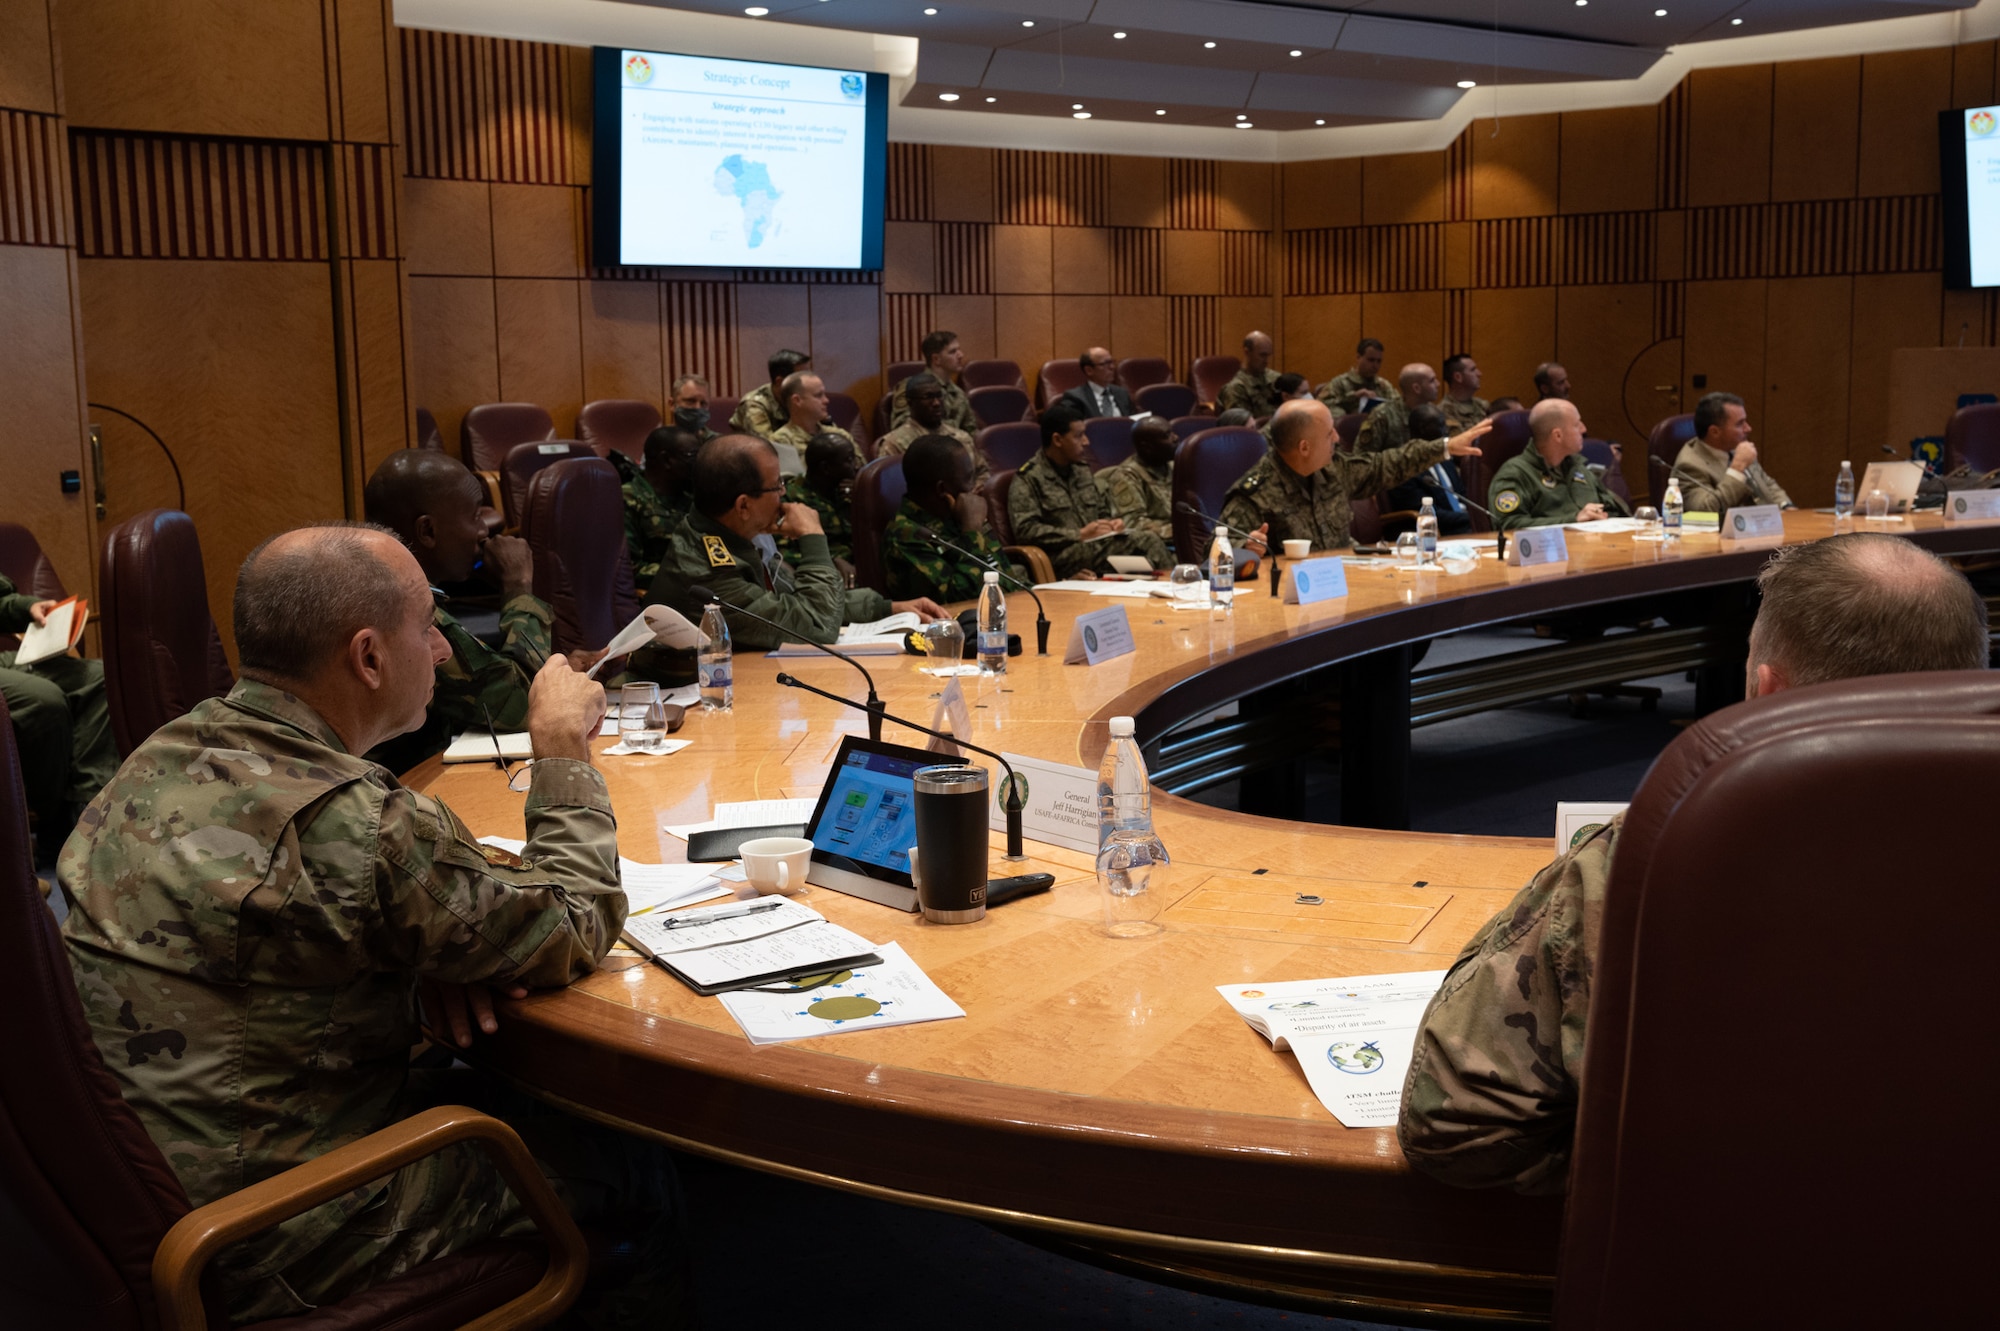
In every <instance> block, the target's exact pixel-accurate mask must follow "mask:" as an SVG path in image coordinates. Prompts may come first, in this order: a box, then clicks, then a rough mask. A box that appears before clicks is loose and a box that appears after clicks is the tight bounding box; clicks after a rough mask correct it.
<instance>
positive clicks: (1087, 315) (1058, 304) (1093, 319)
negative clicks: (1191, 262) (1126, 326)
mask: <svg viewBox="0 0 2000 1331" xmlns="http://www.w3.org/2000/svg"><path fill="white" fill-rule="evenodd" d="M1111 299H1112V298H1111V297H1110V296H1064V297H1061V298H1060V299H1057V300H1054V301H1052V302H1050V306H1049V348H1050V350H1049V358H1050V359H1053V358H1055V357H1058V356H1065V355H1070V354H1075V353H1068V352H1065V351H1064V350H1063V348H1066V347H1075V348H1076V349H1077V351H1079V352H1080V351H1081V350H1082V349H1083V348H1085V347H1096V346H1103V347H1109V346H1111V345H1113V343H1114V339H1113V338H1112V336H1111ZM1168 317H1169V319H1171V318H1172V313H1171V306H1170V307H1169V315H1168ZM1113 354H1114V355H1115V354H1117V353H1115V352H1114V353H1113ZM1037 364H1039V362H1037Z"/></svg>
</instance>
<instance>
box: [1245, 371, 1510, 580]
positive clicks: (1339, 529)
mask: <svg viewBox="0 0 2000 1331" xmlns="http://www.w3.org/2000/svg"><path fill="white" fill-rule="evenodd" d="M1492 428H1493V427H1492V426H1491V425H1487V424H1484V423H1482V424H1480V425H1477V426H1474V427H1473V428H1472V429H1470V430H1467V431H1465V432H1464V433H1463V434H1457V435H1453V436H1452V437H1451V438H1449V439H1429V440H1425V439H1419V440H1417V441H1416V442H1415V443H1409V444H1404V445H1403V446H1402V447H1401V448H1395V449H1391V450H1389V451H1388V452H1386V453H1336V452H1335V451H1334V448H1333V413H1332V412H1330V411H1328V410H1327V409H1326V404H1325V403H1324V402H1321V401H1318V400H1317V399H1308V400H1301V401H1296V402H1287V403H1286V404H1285V405H1284V406H1282V407H1279V408H1278V414H1277V415H1276V416H1273V417H1272V418H1271V449H1270V451H1269V452H1268V453H1266V454H1264V456H1263V458H1262V459H1260V460H1259V461H1258V463H1257V465H1256V466H1254V467H1252V468H1250V470H1249V471H1247V472H1245V473H1243V477H1242V479H1240V480H1238V481H1237V482H1236V484H1234V485H1232V486H1230V487H1229V493H1228V494H1227V495H1225V496H1224V497H1223V501H1222V522H1223V524H1224V525H1226V526H1227V527H1228V528H1229V535H1230V539H1231V540H1232V541H1234V542H1235V544H1236V549H1237V556H1236V558H1237V565H1236V567H1237V571H1238V573H1239V574H1240V573H1245V572H1248V571H1249V570H1250V569H1253V568H1255V567H1256V564H1257V558H1258V556H1260V555H1262V554H1263V553H1264V552H1265V551H1267V550H1269V549H1270V548H1271V547H1272V546H1273V545H1276V544H1278V543H1280V542H1283V541H1300V540H1303V541H1311V542H1312V548H1313V549H1314V550H1315V551H1325V550H1338V549H1340V548H1341V547H1343V546H1347V545H1352V544H1353V543H1354V538H1353V536H1352V534H1351V533H1350V531H1349V526H1350V524H1351V523H1352V522H1353V516H1354V510H1353V508H1352V507H1351V506H1350V504H1349V502H1348V501H1349V500H1350V499H1366V498H1368V497H1369V496H1370V495H1377V494H1381V493H1382V492H1383V491H1384V490H1387V489H1388V488H1389V487H1390V486H1392V485H1400V484H1401V483H1402V482H1404V481H1407V480H1409V479H1410V478H1411V477H1412V476H1415V475H1416V474H1417V473H1419V472H1421V471H1424V470H1426V469H1428V468H1429V467H1430V466H1431V465H1432V464H1433V463H1436V462H1441V461H1443V460H1444V459H1445V458H1446V457H1447V456H1454V457H1465V456H1477V454H1478V453H1479V449H1478V448H1477V447H1476V444H1475V441H1477V440H1478V439H1479V438H1480V437H1481V436H1482V435H1484V434H1485V433H1486V432H1487V431H1488V430H1490V429H1492Z"/></svg>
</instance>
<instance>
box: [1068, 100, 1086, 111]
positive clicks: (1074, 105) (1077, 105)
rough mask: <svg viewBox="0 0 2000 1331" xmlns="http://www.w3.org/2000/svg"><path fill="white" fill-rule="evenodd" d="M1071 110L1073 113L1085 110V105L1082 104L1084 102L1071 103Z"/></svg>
mask: <svg viewBox="0 0 2000 1331" xmlns="http://www.w3.org/2000/svg"><path fill="white" fill-rule="evenodd" d="M1069 109H1070V110H1072V111H1081V110H1083V103H1082V102H1071V103H1070V104H1069Z"/></svg>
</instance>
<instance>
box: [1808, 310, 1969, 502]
mask: <svg viewBox="0 0 2000 1331" xmlns="http://www.w3.org/2000/svg"><path fill="white" fill-rule="evenodd" d="M1943 288H1944V279H1943V276H1942V275H1941V274H1938V273H1867V274H1862V275H1860V276H1858V277H1856V278H1855V279H1854V300H1853V315H1852V317H1851V319H1850V321H1849V326H1848V377H1847V437H1848V439H1849V440H1850V441H1851V442H1850V444H1849V447H1850V450H1851V451H1850V453H1849V454H1848V455H1847V456H1849V457H1851V458H1852V460H1853V461H1854V463H1855V465H1856V466H1860V465H1861V463H1862V462H1863V460H1864V459H1867V460H1873V459H1875V458H1879V457H1880V456H1881V454H1880V453H1879V452H1878V451H1877V450H1878V448H1879V445H1880V441H1882V440H1884V439H1886V438H1887V437H1888V428H1889V398H1890V392H1891V390H1892V389H1893V387H1894V384H1893V381H1892V380H1891V379H1890V377H1889V353H1890V352H1892V351H1894V350H1896V349H1897V348H1898V347H1921V346H1927V345H1930V344H1931V343H1932V342H1934V341H1935V340H1936V339H1937V336H1938V333H1937V329H1936V328H1935V327H1934V326H1933V322H1934V320H1933V311H1935V310H1937V309H1938V308H1939V304H1940V300H1939V298H1940V296H1942V295H1943V294H1944V290H1943ZM1956 336H1957V334H1956V332H1954V333H1953V337H1956ZM1828 490H1829V493H1830V492H1831V486H1829V487H1828Z"/></svg>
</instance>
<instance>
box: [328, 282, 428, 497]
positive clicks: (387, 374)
mask: <svg viewBox="0 0 2000 1331" xmlns="http://www.w3.org/2000/svg"><path fill="white" fill-rule="evenodd" d="M341 276H342V281H341V285H342V288H343V295H344V297H345V301H346V308H345V311H344V314H345V318H344V319H343V320H342V331H343V332H344V333H345V336H346V340H347V357H348V363H349V365H350V366H351V367H352V368H351V370H350V374H349V380H348V383H347V385H346V387H347V392H348V395H349V400H350V408H349V409H350V410H351V411H352V413H353V417H354V419H353V421H352V427H353V434H354V437H355V440H356V442H357V444H358V461H359V464H360V465H359V466H358V467H355V468H353V475H352V476H351V477H350V478H349V480H350V482H351V484H352V485H353V486H354V487H355V489H356V491H357V494H356V498H357V500H358V498H359V494H358V491H359V489H360V487H361V486H363V485H365V484H366V483H367V480H368V476H369V474H370V473H372V472H373V471H374V470H375V468H376V467H378V466H380V465H381V464H382V460H383V459H384V458H386V457H388V456H389V455H390V454H391V453H393V452H395V451H396V450H398V449H400V448H403V447H406V446H407V445H408V443H409V435H410V418H411V407H412V404H411V402H410V400H409V383H410V360H409V339H408V337H406V336H405V328H404V320H405V317H406V314H407V307H408V299H409V295H408V292H407V290H406V289H405V283H404V277H403V267H402V265H401V264H400V263H398V262H397V261H396V260H394V259H350V260H346V261H343V263H342V264H341ZM355 511H356V512H357V513H359V512H360V509H359V508H358V507H357V508H356V510H355Z"/></svg>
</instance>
